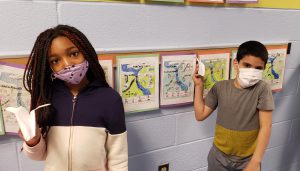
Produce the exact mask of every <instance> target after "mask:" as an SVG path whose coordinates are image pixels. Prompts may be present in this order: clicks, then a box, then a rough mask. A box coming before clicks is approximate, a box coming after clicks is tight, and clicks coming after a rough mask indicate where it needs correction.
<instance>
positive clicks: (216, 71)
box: [201, 58, 228, 94]
mask: <svg viewBox="0 0 300 171" xmlns="http://www.w3.org/2000/svg"><path fill="white" fill-rule="evenodd" d="M201 61H202V63H203V64H204V65H205V82H204V94H207V92H208V91H209V90H210V89H211V88H212V87H213V85H214V84H215V83H216V82H218V81H222V80H227V79H228V59H225V58H213V59H201Z"/></svg>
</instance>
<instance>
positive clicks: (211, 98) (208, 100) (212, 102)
mask: <svg viewBox="0 0 300 171" xmlns="http://www.w3.org/2000/svg"><path fill="white" fill-rule="evenodd" d="M217 84H218V83H216V84H215V85H214V86H213V87H212V88H211V89H210V91H209V92H208V94H207V96H206V97H205V105H206V106H208V107H210V108H211V109H212V110H215V109H216V108H217V106H218V91H217Z"/></svg>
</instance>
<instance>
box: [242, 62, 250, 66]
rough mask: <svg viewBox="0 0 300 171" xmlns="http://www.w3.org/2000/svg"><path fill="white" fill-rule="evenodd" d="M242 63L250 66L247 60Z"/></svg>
mask: <svg viewBox="0 0 300 171" xmlns="http://www.w3.org/2000/svg"><path fill="white" fill-rule="evenodd" d="M243 64H244V65H250V66H252V65H251V64H250V63H248V62H243Z"/></svg>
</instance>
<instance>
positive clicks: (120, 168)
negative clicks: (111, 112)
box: [105, 131, 128, 171]
mask: <svg viewBox="0 0 300 171" xmlns="http://www.w3.org/2000/svg"><path fill="white" fill-rule="evenodd" d="M105 148H106V151H107V168H108V171H128V145H127V131H125V132H123V133H121V134H113V135H112V134H110V133H108V135H107V140H106V143H105Z"/></svg>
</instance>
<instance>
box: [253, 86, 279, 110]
mask: <svg viewBox="0 0 300 171" xmlns="http://www.w3.org/2000/svg"><path fill="white" fill-rule="evenodd" d="M257 109H259V110H274V109H275V104H274V99H273V94H272V90H271V88H270V86H269V84H267V83H265V86H264V88H263V89H262V92H261V93H260V94H259V97H258V104H257Z"/></svg>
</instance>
